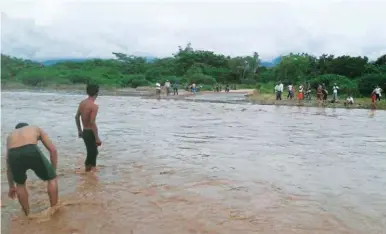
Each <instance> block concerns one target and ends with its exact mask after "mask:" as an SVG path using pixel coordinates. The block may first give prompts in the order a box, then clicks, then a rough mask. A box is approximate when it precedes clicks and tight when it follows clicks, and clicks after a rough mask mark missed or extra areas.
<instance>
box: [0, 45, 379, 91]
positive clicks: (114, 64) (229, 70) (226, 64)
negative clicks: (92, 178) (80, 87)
mask: <svg viewBox="0 0 386 234" xmlns="http://www.w3.org/2000/svg"><path fill="white" fill-rule="evenodd" d="M113 55H114V56H115V59H106V60H102V59H87V60H76V61H66V60H65V61H46V62H45V64H41V63H40V62H34V61H30V60H23V59H19V58H13V57H10V56H7V55H3V54H2V55H1V59H2V61H1V63H2V66H1V78H2V79H1V82H2V84H6V83H23V84H25V85H30V86H45V85H52V84H66V85H71V84H79V83H98V84H100V85H102V86H114V87H137V86H148V85H153V84H154V83H155V82H161V83H162V82H164V81H165V80H171V81H174V80H177V81H178V82H179V83H180V84H187V83H189V82H192V81H194V82H196V83H199V84H203V85H204V86H205V85H207V86H210V85H213V84H215V83H217V82H218V83H231V84H240V85H249V86H250V87H259V86H260V85H261V84H262V83H272V85H273V83H274V82H277V81H279V80H281V81H282V82H283V83H284V84H288V83H293V84H300V83H305V82H308V83H310V84H311V85H312V86H316V85H317V84H319V83H325V84H326V85H327V86H332V85H333V83H338V84H339V86H340V88H341V91H342V92H346V93H351V94H353V95H364V96H368V95H369V93H370V92H371V91H372V89H373V87H374V85H380V86H381V87H383V89H384V90H386V55H383V56H381V57H379V58H378V59H377V60H375V61H374V62H370V61H369V59H368V58H367V57H351V56H348V55H347V56H334V55H327V54H323V55H320V56H318V57H316V56H312V55H309V54H305V53H301V54H288V55H286V56H281V57H280V58H279V59H277V60H276V62H277V64H275V61H274V62H273V64H271V65H272V66H271V67H267V66H264V65H265V64H264V62H261V60H260V59H259V55H258V53H257V52H252V53H251V55H250V56H237V57H230V56H226V55H222V54H217V53H214V52H212V51H204V50H195V49H193V47H192V46H191V45H190V44H188V45H187V46H185V47H184V48H183V47H179V48H178V50H177V52H176V53H175V54H174V55H173V56H171V57H167V58H154V59H151V60H149V58H147V57H136V56H129V55H126V54H123V53H116V52H113ZM266 65H267V64H266ZM272 88H273V87H272Z"/></svg>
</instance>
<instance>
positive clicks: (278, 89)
mask: <svg viewBox="0 0 386 234" xmlns="http://www.w3.org/2000/svg"><path fill="white" fill-rule="evenodd" d="M287 90H288V94H287V100H292V99H293V98H294V97H295V92H296V88H295V86H294V85H293V84H292V83H290V84H288V86H287ZM382 91H383V90H382V88H380V87H379V85H377V86H375V87H374V89H373V91H372V92H371V95H370V96H371V103H372V105H373V106H374V107H375V103H376V102H378V101H381V97H382ZM274 92H275V95H276V100H277V101H279V100H282V95H283V92H284V85H283V83H282V82H281V81H279V82H277V83H276V86H275V88H274ZM297 92H298V95H297V98H298V100H299V102H300V101H303V100H311V93H312V89H311V86H310V84H307V85H306V87H304V85H303V84H300V85H299V87H298V90H297ZM338 92H339V86H338V85H337V84H336V83H334V85H333V86H332V98H331V100H330V101H328V100H327V99H328V89H327V87H326V85H325V84H319V85H318V86H317V88H316V99H317V101H319V102H320V103H321V104H323V105H327V103H328V102H329V103H339V102H340V101H339V97H338ZM353 104H354V98H353V96H352V95H351V94H349V95H347V97H346V99H345V101H344V105H345V106H350V105H353Z"/></svg>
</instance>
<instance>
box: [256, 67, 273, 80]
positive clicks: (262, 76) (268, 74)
mask: <svg viewBox="0 0 386 234" xmlns="http://www.w3.org/2000/svg"><path fill="white" fill-rule="evenodd" d="M258 81H259V82H261V83H267V82H275V81H276V75H275V72H274V71H273V70H272V69H268V70H266V71H262V72H261V73H259V75H258Z"/></svg>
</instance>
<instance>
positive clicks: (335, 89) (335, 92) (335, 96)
mask: <svg viewBox="0 0 386 234" xmlns="http://www.w3.org/2000/svg"><path fill="white" fill-rule="evenodd" d="M338 90H339V87H338V86H337V85H336V83H335V84H334V86H332V100H333V102H336V101H337V100H338Z"/></svg>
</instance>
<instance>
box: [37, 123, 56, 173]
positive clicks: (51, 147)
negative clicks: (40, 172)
mask: <svg viewBox="0 0 386 234" xmlns="http://www.w3.org/2000/svg"><path fill="white" fill-rule="evenodd" d="M39 133H40V140H41V141H42V143H43V145H44V147H46V149H47V150H48V151H49V152H50V161H51V164H52V166H53V167H54V168H55V170H56V167H57V165H58V152H57V151H56V147H55V145H54V144H53V143H52V141H51V140H50V138H49V137H48V135H47V134H46V133H45V132H44V131H43V130H42V129H41V128H39Z"/></svg>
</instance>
